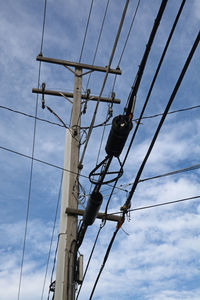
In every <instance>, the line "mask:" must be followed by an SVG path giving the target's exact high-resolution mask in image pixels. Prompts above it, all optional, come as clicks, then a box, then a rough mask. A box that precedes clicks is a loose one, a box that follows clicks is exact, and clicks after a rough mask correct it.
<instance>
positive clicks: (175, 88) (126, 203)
mask: <svg viewBox="0 0 200 300" xmlns="http://www.w3.org/2000/svg"><path fill="white" fill-rule="evenodd" d="M199 41H200V31H199V32H198V34H197V37H196V40H195V41H194V44H193V46H192V49H191V51H190V53H189V55H188V57H187V60H186V62H185V64H184V67H183V69H182V71H181V74H180V76H179V78H178V80H177V82H176V85H175V87H174V90H173V92H172V94H171V97H170V99H169V102H168V104H167V106H166V108H165V111H164V114H163V116H162V118H161V120H160V123H159V125H158V127H157V130H156V132H155V135H154V137H153V139H152V142H151V144H150V146H149V149H148V151H147V153H146V155H145V158H144V160H143V162H142V164H141V166H140V169H139V171H138V173H137V176H136V178H135V181H134V183H133V186H132V188H131V191H130V193H129V195H128V197H127V200H126V202H125V204H124V206H123V207H122V208H121V209H122V210H123V211H126V210H127V209H129V208H130V206H131V198H132V196H133V194H134V192H135V189H136V187H137V184H138V181H139V179H140V176H141V174H142V171H143V169H144V166H145V164H146V162H147V160H148V158H149V155H150V153H151V151H152V149H153V146H154V144H155V142H156V140H157V137H158V134H159V132H160V129H161V127H162V125H163V123H164V121H165V118H166V116H167V113H168V111H169V109H170V106H171V104H172V102H173V101H174V98H175V96H176V93H177V91H178V89H179V87H180V85H181V82H182V80H183V78H184V75H185V73H186V71H187V69H188V66H189V64H190V62H191V59H192V57H193V55H194V53H195V50H196V48H197V46H198V44H199Z"/></svg>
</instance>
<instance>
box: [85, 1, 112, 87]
mask: <svg viewBox="0 0 200 300" xmlns="http://www.w3.org/2000/svg"><path fill="white" fill-rule="evenodd" d="M109 2H110V0H108V1H107V4H106V8H105V12H104V16H103V21H102V24H101V28H100V32H99V37H98V40H97V44H96V49H95V53H94V57H93V60H92V65H93V64H94V63H95V59H96V56H97V51H98V49H99V43H100V40H101V35H102V32H103V27H104V23H105V19H106V15H107V11H108V5H109ZM91 74H92V73H90V74H89V77H88V80H87V84H86V90H87V88H88V85H89V82H90V78H91Z"/></svg>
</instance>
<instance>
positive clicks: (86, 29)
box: [79, 0, 94, 62]
mask: <svg viewBox="0 0 200 300" xmlns="http://www.w3.org/2000/svg"><path fill="white" fill-rule="evenodd" d="M93 2H94V0H92V1H91V5H90V11H89V15H88V19H87V24H86V28H85V34H84V38H83V44H82V47H81V54H80V58H79V62H81V58H82V55H83V49H84V46H85V40H86V36H87V31H88V25H89V22H90V16H91V12H92V6H93Z"/></svg>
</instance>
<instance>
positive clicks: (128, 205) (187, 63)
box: [90, 42, 198, 299]
mask: <svg viewBox="0 0 200 300" xmlns="http://www.w3.org/2000/svg"><path fill="white" fill-rule="evenodd" d="M197 45H198V42H196V43H195V45H193V47H192V50H191V53H190V55H189V57H188V59H187V61H186V63H185V66H184V68H183V71H182V73H181V75H180V77H179V80H178V82H177V84H176V86H175V89H174V91H173V93H172V96H171V98H170V100H169V102H168V105H167V107H166V109H165V112H164V114H163V117H162V119H161V122H160V124H159V126H158V130H157V131H156V134H155V139H153V141H152V144H151V145H152V147H153V145H154V143H155V140H156V138H157V136H158V133H159V131H160V129H161V126H162V124H163V122H164V120H165V117H166V114H167V112H168V111H169V108H170V105H171V103H172V101H173V100H174V97H175V95H176V92H177V90H178V88H179V86H180V84H181V82H182V79H183V77H184V74H185V72H186V70H187V67H188V65H189V63H190V60H191V58H192V56H193V53H194V51H195V49H196V47H197ZM136 83H137V82H136ZM137 86H138V83H137V84H136V87H137ZM136 90H137V89H136ZM129 104H130V103H129ZM129 104H128V109H129V110H130V105H129ZM151 149H152V148H151V146H150V152H151ZM150 152H149V153H148V156H149V155H150ZM148 156H147V157H145V159H144V161H145V162H146V160H147V158H148ZM144 165H145V163H144ZM144 165H143V164H142V168H140V169H139V172H138V174H139V176H138V180H139V178H140V175H141V173H142V170H143V168H144ZM136 179H137V177H136ZM138 180H137V181H136V182H137V183H138ZM133 191H134V185H133V188H132V189H131V191H130V193H129V196H128V198H127V201H126V203H125V205H124V206H123V207H122V211H123V212H124V213H127V209H128V208H130V201H131V198H132V194H133ZM106 209H107V207H106ZM115 233H116V231H115ZM115 233H114V234H113V237H112V239H111V242H110V244H109V246H108V249H107V252H106V256H105V259H104V263H103V265H102V268H101V269H100V271H99V274H98V276H97V279H96V281H95V285H94V287H93V290H92V293H91V296H90V299H91V297H92V295H93V293H94V290H95V288H96V284H97V282H98V280H99V277H100V275H101V272H102V269H103V267H104V265H105V262H106V260H107V257H108V254H109V251H110V245H111V246H112V242H113V240H114V238H115Z"/></svg>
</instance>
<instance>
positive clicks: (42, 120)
mask: <svg viewBox="0 0 200 300" xmlns="http://www.w3.org/2000/svg"><path fill="white" fill-rule="evenodd" d="M197 108H200V105H195V106H190V107H186V108H181V109H177V110H173V111H169V112H168V115H170V114H175V113H179V112H184V111H188V110H192V109H197ZM0 109H5V110H8V111H10V112H14V113H16V114H19V115H23V116H25V117H29V118H32V119H36V120H38V121H41V122H45V123H49V124H51V125H56V126H59V127H62V128H66V126H67V127H69V125H67V124H65V126H64V125H61V124H59V123H55V122H52V121H49V120H46V119H42V118H39V117H35V116H33V115H30V114H27V113H25V112H22V111H19V110H14V109H12V108H10V107H7V106H3V105H0ZM162 115H163V114H161V113H160V114H155V115H151V116H145V117H142V118H141V120H144V119H153V118H157V117H160V116H162ZM138 120H139V118H138V119H134V120H133V122H138ZM108 121H109V120H108V119H107V120H106V121H104V122H103V123H101V124H98V125H94V126H93V128H97V127H100V126H104V125H105V126H110V125H111V123H109V124H106V123H107V122H108ZM88 128H89V127H80V129H88Z"/></svg>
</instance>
